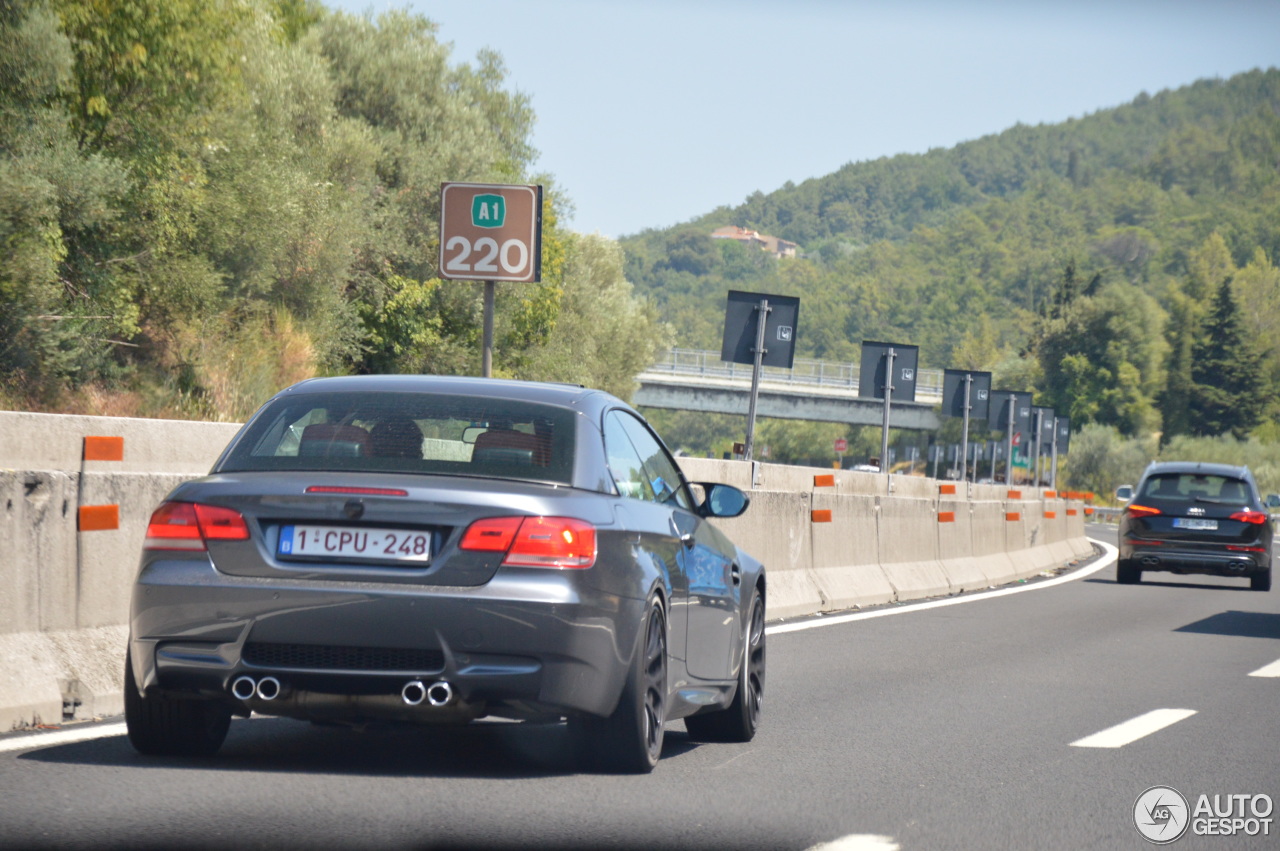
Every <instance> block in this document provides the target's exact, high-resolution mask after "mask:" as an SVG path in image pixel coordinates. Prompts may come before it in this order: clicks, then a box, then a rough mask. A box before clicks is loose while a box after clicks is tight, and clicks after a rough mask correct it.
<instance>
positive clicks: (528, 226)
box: [440, 183, 542, 283]
mask: <svg viewBox="0 0 1280 851" xmlns="http://www.w3.org/2000/svg"><path fill="white" fill-rule="evenodd" d="M440 277H442V278H447V279H449V280H460V281H517V282H523V283H536V282H538V281H540V280H542V187H541V186H524V185H507V184H493V183H442V184H441V185H440Z"/></svg>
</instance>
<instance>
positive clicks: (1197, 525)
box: [1173, 517, 1218, 532]
mask: <svg viewBox="0 0 1280 851" xmlns="http://www.w3.org/2000/svg"><path fill="white" fill-rule="evenodd" d="M1173 528H1175V529H1192V530H1195V531H1197V532H1212V531H1213V530H1215V529H1217V528H1218V521H1217V520H1205V519H1204V518H1203V517H1175V518H1173Z"/></svg>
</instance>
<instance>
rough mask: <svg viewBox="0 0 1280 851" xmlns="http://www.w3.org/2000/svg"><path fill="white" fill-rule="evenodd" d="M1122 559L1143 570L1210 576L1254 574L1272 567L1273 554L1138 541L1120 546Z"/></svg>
mask: <svg viewBox="0 0 1280 851" xmlns="http://www.w3.org/2000/svg"><path fill="white" fill-rule="evenodd" d="M1120 559H1121V560H1123V561H1129V562H1131V563H1132V564H1133V565H1134V567H1136V568H1138V569H1139V570H1144V571H1145V570H1155V571H1164V572H1166V573H1185V574H1191V573H1195V574H1207V575H1210V576H1251V575H1253V574H1255V573H1263V572H1266V571H1267V570H1269V569H1270V568H1271V557H1270V554H1269V553H1250V552H1230V551H1226V550H1173V549H1170V548H1169V547H1164V546H1161V547H1154V546H1143V545H1142V544H1140V543H1138V542H1134V543H1133V544H1131V545H1127V546H1122V547H1121V548H1120Z"/></svg>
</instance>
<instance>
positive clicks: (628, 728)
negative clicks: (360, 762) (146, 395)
mask: <svg viewBox="0 0 1280 851" xmlns="http://www.w3.org/2000/svg"><path fill="white" fill-rule="evenodd" d="M747 505H748V499H747V496H746V494H744V493H743V492H742V491H740V490H738V489H737V488H734V487H731V486H728V485H723V484H714V483H700V484H693V483H690V482H688V481H686V480H685V478H684V476H683V475H682V474H681V472H680V469H679V467H677V466H676V463H675V461H674V460H673V459H672V457H671V454H670V453H669V452H668V451H667V449H666V448H665V446H664V445H663V443H662V442H661V440H659V438H658V436H657V435H656V434H655V433H654V432H653V430H652V429H651V428H650V427H649V425H648V424H647V423H646V422H645V420H644V419H643V418H642V417H640V415H639V414H637V413H636V412H635V411H634V410H632V409H631V408H630V407H628V406H627V405H626V404H625V403H623V402H621V401H619V400H618V399H616V398H614V397H613V396H610V395H608V394H606V393H602V392H599V391H593V390H587V389H583V388H580V387H571V386H568V385H551V384H534V383H526V382H515V381H495V380H486V379H468V378H439V377H426V376H363V377H348V378H330V379H317V380H313V381H306V382H303V383H301V384H298V385H295V386H293V387H290V388H288V389H286V390H284V391H283V392H281V393H279V394H278V395H277V396H276V397H275V398H273V399H272V400H271V401H269V402H268V403H267V404H266V405H265V406H263V408H262V409H261V410H260V411H258V413H257V414H255V415H254V417H253V418H252V419H251V420H250V421H249V422H248V423H247V424H245V426H244V427H243V428H242V429H241V430H240V432H239V433H238V434H237V435H236V437H235V438H234V439H233V440H232V442H231V444H230V445H229V446H228V448H227V449H226V451H225V452H224V453H223V455H222V456H221V457H220V458H219V459H218V461H217V463H216V464H215V465H214V468H213V471H212V472H211V473H210V475H208V476H206V477H204V478H201V479H196V480H194V481H190V482H187V483H185V484H182V485H180V486H179V487H177V488H176V489H175V490H174V491H173V492H172V493H170V494H169V496H168V497H167V498H166V499H165V501H164V502H163V504H161V505H160V507H159V508H157V509H156V511H155V513H154V514H153V515H152V517H151V522H150V524H149V526H148V528H147V534H146V541H145V544H144V548H143V553H142V559H141V566H140V570H139V573H138V577H137V581H136V583H135V586H134V592H133V601H132V611H131V617H130V636H129V649H128V657H127V659H126V663H125V689H124V692H125V717H126V721H127V725H128V731H129V738H130V741H131V742H132V743H133V745H134V747H135V748H137V750H139V751H141V752H142V753H145V754H169V755H174V754H177V755H208V754H212V753H214V752H216V751H217V750H218V749H219V748H220V747H221V745H222V743H223V740H224V738H225V737H226V734H227V730H228V726H229V723H230V719H231V716H232V715H242V716H248V715H249V714H250V713H251V712H258V713H262V714H267V715H279V716H285V717H291V718H298V719H304V720H311V721H316V722H322V723H340V724H355V725H358V724H363V723H367V722H370V721H403V722H417V723H423V724H466V723H468V722H470V721H472V720H475V719H478V718H482V717H485V716H494V717H499V718H508V719H521V720H529V719H533V720H551V721H555V720H558V719H561V718H564V719H567V721H568V724H569V726H570V728H571V731H572V733H573V735H574V737H575V740H576V741H578V742H580V743H581V744H582V746H583V747H582V751H583V752H584V753H585V754H589V755H592V757H593V760H594V762H595V763H596V764H597V766H598V767H602V768H605V769H608V770H620V771H633V772H646V771H650V770H652V768H653V767H654V765H655V764H656V762H657V760H658V757H659V755H660V754H661V752H662V744H663V725H664V723H665V722H667V721H671V720H674V719H679V718H683V719H684V723H685V726H686V727H687V728H688V730H689V732H690V734H691V735H692V736H693V737H694V738H695V739H702V740H720V741H747V740H750V739H751V738H752V737H753V735H754V734H755V731H756V727H757V725H758V724H759V721H760V712H761V707H762V700H763V695H764V685H765V636H764V622H765V574H764V569H763V567H762V565H761V564H760V563H759V562H758V561H756V560H755V559H753V558H752V557H751V556H749V555H747V554H746V553H745V552H743V551H742V550H740V549H739V548H738V547H736V546H735V545H734V544H733V542H732V541H730V540H729V538H728V537H726V536H725V534H724V533H723V532H721V531H720V530H718V529H717V528H716V527H715V526H713V525H712V524H711V523H709V522H708V519H709V518H713V517H734V516H737V515H739V514H741V513H742V512H743V511H744V510H745V509H746V508H747Z"/></svg>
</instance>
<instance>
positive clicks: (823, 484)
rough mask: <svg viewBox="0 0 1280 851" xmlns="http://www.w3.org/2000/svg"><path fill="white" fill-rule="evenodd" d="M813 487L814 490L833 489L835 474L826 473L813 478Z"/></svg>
mask: <svg viewBox="0 0 1280 851" xmlns="http://www.w3.org/2000/svg"><path fill="white" fill-rule="evenodd" d="M813 486H814V487H815V488H833V487H835V486H836V474H835V473H826V474H825V475H821V476H814V477H813Z"/></svg>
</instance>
